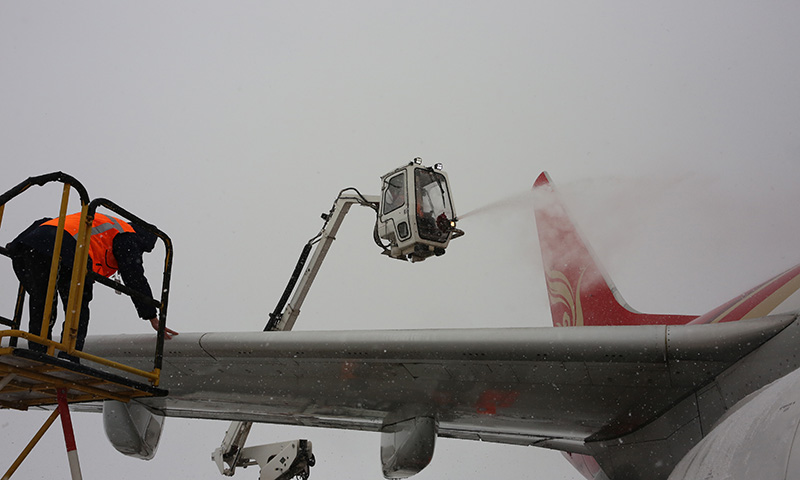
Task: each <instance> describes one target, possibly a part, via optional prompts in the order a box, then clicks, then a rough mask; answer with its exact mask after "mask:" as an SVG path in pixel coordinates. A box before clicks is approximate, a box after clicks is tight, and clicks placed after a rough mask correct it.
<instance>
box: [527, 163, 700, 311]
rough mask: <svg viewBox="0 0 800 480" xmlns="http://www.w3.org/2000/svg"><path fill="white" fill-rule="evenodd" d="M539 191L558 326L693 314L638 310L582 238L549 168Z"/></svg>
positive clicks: (538, 211) (538, 184)
mask: <svg viewBox="0 0 800 480" xmlns="http://www.w3.org/2000/svg"><path fill="white" fill-rule="evenodd" d="M533 189H534V191H536V208H535V213H536V227H537V229H538V231H539V243H540V247H541V250H542V259H543V260H544V271H545V280H546V282H547V293H548V295H549V297H550V311H551V313H552V315H553V325H555V326H557V327H565V326H583V325H665V324H666V325H675V324H685V323H688V322H690V321H692V320H694V319H695V318H697V317H695V316H687V315H651V314H644V313H639V312H637V311H635V310H633V309H632V308H631V307H630V306H628V304H627V303H626V302H625V300H623V299H622V296H621V295H620V294H619V292H618V291H617V288H616V287H615V286H614V284H613V283H612V282H611V280H610V279H609V278H608V276H607V275H606V274H605V272H604V270H603V269H602V267H601V266H600V265H599V263H598V262H597V260H596V259H595V256H594V254H593V253H592V251H591V250H590V247H589V246H588V245H587V244H586V242H585V241H584V240H583V239H582V238H581V236H580V234H579V233H578V230H577V229H576V228H575V225H574V224H573V223H572V221H571V220H570V218H569V215H568V214H567V211H566V209H565V208H564V205H563V204H562V203H561V200H560V199H559V198H558V194H557V193H556V192H555V190H554V189H553V186H552V184H551V182H550V177H549V176H548V175H547V172H543V173H542V174H541V175H539V178H537V179H536V182H534V184H533Z"/></svg>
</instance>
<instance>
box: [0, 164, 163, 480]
mask: <svg viewBox="0 0 800 480" xmlns="http://www.w3.org/2000/svg"><path fill="white" fill-rule="evenodd" d="M51 182H58V183H62V184H63V191H62V195H61V208H60V213H59V217H58V220H59V221H58V227H57V233H56V240H55V245H54V249H53V251H54V254H53V258H52V262H51V268H50V277H49V284H48V293H47V298H50V299H53V300H55V292H56V279H57V272H58V265H59V259H60V258H59V257H60V254H59V252H60V251H61V244H62V240H63V237H64V231H65V230H64V223H65V220H64V219H65V218H66V215H67V207H68V204H69V195H70V190H71V189H74V190H75V191H76V192H77V193H78V196H79V197H80V204H81V222H80V227H79V230H78V234H77V236H76V250H75V259H74V263H73V269H72V272H73V275H72V278H71V283H70V291H69V299H68V301H67V309H66V311H67V312H69V313H68V314H67V315H66V318H65V320H64V332H65V334H64V336H65V337H66V338H62V339H61V341H60V342H56V341H54V340H50V339H48V338H47V332H48V328H49V322H48V321H46V319H49V318H51V312H52V311H53V308H55V306H54V303H55V302H54V301H53V302H47V304H46V306H45V308H44V314H43V319H45V321H42V331H41V332H39V333H38V334H35V333H30V332H27V331H23V330H21V329H20V322H21V318H22V312H23V309H24V303H25V291H24V289H23V288H22V286H21V285H20V286H19V288H18V290H17V292H16V295H17V298H16V303H15V307H14V314H13V316H12V317H11V318H7V317H5V316H2V315H1V314H0V329H2V330H0V409H16V410H28V409H30V408H32V407H33V408H36V407H44V408H48V407H49V408H54V410H53V412H52V414H51V415H50V417H49V418H48V419H47V420H46V421H45V423H44V424H43V425H42V427H41V428H40V429H39V431H38V432H37V433H36V434H35V435H34V437H33V439H31V441H30V442H29V443H28V445H27V446H26V447H25V449H24V450H23V451H22V453H21V454H20V455H19V457H18V458H17V460H16V461H15V462H14V463H13V464H12V465H11V467H10V468H9V469H8V471H7V472H6V473H5V475H4V476H3V477H1V478H2V480H5V479H7V478H10V477H11V475H12V474H13V473H14V472H15V471H16V470H17V468H19V466H20V465H21V463H22V461H23V460H24V459H25V458H26V457H27V455H28V454H29V453H30V451H31V450H32V449H33V447H34V446H35V445H36V443H38V441H39V439H41V437H42V436H43V435H44V433H45V432H46V431H47V429H48V428H49V427H50V426H51V425H52V424H53V422H54V421H55V419H56V418H57V417H58V416H60V417H61V422H62V427H63V430H64V438H65V443H66V447H67V454H68V455H67V456H68V459H69V464H70V472H71V475H72V479H73V480H75V479H80V478H81V474H80V466H79V464H78V459H77V450H76V448H75V440H74V436H73V435H72V424H71V422H70V417H69V404H70V403H77V402H91V401H104V400H117V401H120V402H128V401H130V400H131V399H134V398H141V397H152V396H163V395H166V393H167V392H166V391H165V390H163V389H161V388H158V383H159V377H160V372H161V366H162V361H163V347H164V331H165V329H166V315H167V301H168V296H169V281H170V272H171V268H172V242H171V240H170V238H169V237H168V236H167V235H166V234H165V233H164V232H162V231H161V230H159V229H158V228H157V227H155V226H153V225H150V224H149V223H147V222H144V221H143V220H142V219H140V218H138V217H137V216H135V215H133V214H131V213H130V212H128V211H126V210H125V209H123V208H121V207H119V206H118V205H116V204H114V203H113V202H111V201H110V200H107V199H102V198H100V199H96V200H92V201H90V200H89V196H88V194H87V191H86V189H85V188H84V187H83V185H81V184H80V182H78V181H77V180H76V179H75V178H74V177H72V176H70V175H67V174H64V173H62V172H54V173H50V174H46V175H41V176H37V177H30V178H28V179H27V180H25V181H23V182H22V183H20V184H19V185H17V186H16V187H14V188H12V189H11V190H9V191H7V192H5V193H4V194H3V195H2V196H0V229H1V228H2V221H3V213H4V211H5V207H6V205H7V204H8V203H9V201H11V200H12V199H14V198H16V197H17V196H19V195H20V194H22V193H23V192H25V191H26V190H28V189H29V188H30V187H32V186H43V185H45V184H48V183H51ZM101 206H102V207H103V208H105V209H108V210H110V211H112V212H114V213H115V214H117V215H118V216H120V217H121V218H123V219H125V220H126V221H129V222H130V221H136V222H138V224H141V225H144V226H145V228H147V229H148V230H149V231H151V232H152V233H153V234H155V235H156V236H157V237H158V238H159V239H160V240H161V241H162V242H163V243H164V246H165V259H164V271H163V277H162V285H161V298H160V300H155V299H152V298H148V297H147V296H144V295H142V294H141V293H139V292H138V291H135V290H133V289H131V288H129V287H126V286H125V285H123V284H121V283H118V282H116V281H114V280H111V279H108V278H106V277H104V276H101V275H98V274H96V273H95V272H93V271H87V260H88V255H89V248H88V246H89V240H90V237H91V234H92V232H91V225H92V222H93V219H94V215H95V212H96V210H97V208H98V207H101ZM15 233H16V232H15ZM3 238H5V237H3ZM0 255H3V256H6V257H9V258H10V257H11V254H10V252H9V251H8V250H7V249H6V248H5V247H4V246H0ZM7 267H9V265H8V264H7V265H6V266H5V267H4V266H3V265H0V269H2V268H7ZM87 279H92V280H94V281H96V282H98V283H100V284H103V285H105V286H108V287H111V288H113V289H115V290H116V291H118V292H121V293H123V294H126V295H128V296H136V297H138V298H139V299H140V300H143V301H146V302H148V303H151V304H152V305H153V306H155V307H157V308H158V311H159V330H158V333H157V335H156V339H155V342H156V348H155V356H154V359H153V368H152V369H151V370H149V371H147V370H142V369H140V368H135V367H132V366H129V365H124V364H121V363H118V362H114V361H111V360H108V359H105V358H101V357H97V356H95V355H91V354H88V353H85V352H82V351H78V350H76V349H75V342H76V337H77V331H78V330H77V329H78V321H79V319H80V309H81V304H82V301H81V299H82V297H83V286H84V283H85V281H86V280H87ZM5 328H7V329H5ZM20 338H23V339H25V340H27V341H29V342H30V341H34V342H36V343H39V344H43V345H45V346H46V348H47V350H46V352H38V351H33V350H29V349H27V348H20V347H18V345H17V344H18V340H19V339H20ZM58 352H63V354H66V358H60V357H59V356H58ZM76 359H79V360H78V361H75V360H76ZM71 360H72V361H71Z"/></svg>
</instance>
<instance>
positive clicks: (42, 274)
mask: <svg viewBox="0 0 800 480" xmlns="http://www.w3.org/2000/svg"><path fill="white" fill-rule="evenodd" d="M11 257H12V258H11V262H12V265H13V267H14V273H16V275H17V278H18V279H19V281H20V283H22V287H23V288H24V289H25V291H26V292H28V297H29V300H28V301H29V305H28V306H29V310H28V311H29V315H30V319H29V322H28V331H29V332H30V333H32V334H34V335H41V331H42V317H43V316H44V307H45V305H46V302H47V301H48V299H47V283H48V281H49V279H50V263H51V262H52V256H51V255H48V254H44V253H41V252H39V251H37V250H34V249H32V248H29V247H27V246H22V245H20V246H18V248H17V249H15V251H13V252H12V255H11ZM72 261H73V259H72V257H70V258H67V259H62V260H61V263H60V265H59V273H58V279H57V281H56V287H57V288H56V289H57V291H58V294H59V295H60V296H61V302H62V303H63V306H64V311H65V313H66V309H67V299H68V298H69V287H70V281H71V279H72ZM87 268H91V263H90V264H89V265H88V267H87ZM93 284H94V282H93V281H92V280H88V281H87V282H86V285H85V286H84V288H83V302H82V305H81V316H80V320H79V322H78V336H77V340H76V342H75V348H76V349H77V350H83V344H84V342H85V340H86V332H87V331H88V328H89V302H90V301H91V300H92V286H93ZM54 296H55V295H54ZM50 300H51V301H53V309H52V311H51V315H50V321H49V326H48V329H47V338H48V339H51V338H52V333H53V325H55V321H56V314H57V311H58V309H57V308H56V305H55V301H54V300H55V298H52V299H50ZM64 333H65V332H64V330H63V327H62V331H61V339H62V341H64V340H66V338H65V337H64ZM28 346H29V348H30V349H31V350H35V351H38V352H44V351H46V350H47V347H45V346H44V345H42V344H39V343H34V342H28Z"/></svg>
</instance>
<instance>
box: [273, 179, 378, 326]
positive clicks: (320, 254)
mask: <svg viewBox="0 0 800 480" xmlns="http://www.w3.org/2000/svg"><path fill="white" fill-rule="evenodd" d="M379 201H380V197H379V196H376V195H360V194H355V195H353V194H347V195H344V194H342V195H339V197H338V198H337V199H336V202H334V204H333V208H332V209H331V211H330V212H329V213H328V214H327V218H326V222H325V225H324V226H323V227H322V231H320V233H319V235H318V236H317V238H318V239H317V248H315V249H314V254H313V255H311V260H310V261H309V263H308V267H306V270H305V272H303V277H302V278H301V279H300V282H299V283H298V284H297V288H296V289H295V292H294V295H293V296H292V299H291V301H290V302H289V305H287V306H286V309H285V310H284V311H283V315H282V316H281V319H280V320H279V321H278V323H277V325H275V327H274V328H271V329H270V330H291V329H292V327H294V322H295V321H296V320H297V316H298V315H300V307H301V306H302V305H303V302H304V301H305V299H306V295H308V291H309V289H310V288H311V284H312V283H313V282H314V279H315V278H316V277H317V273H318V272H319V269H320V267H321V266H322V262H323V261H325V256H326V255H327V254H328V250H330V248H331V245H332V244H333V241H334V240H336V234H337V233H338V232H339V227H341V226H342V222H343V221H344V217H345V215H347V212H349V211H350V207H351V206H352V205H354V204H358V205H366V206H375V205H377V204H378V203H379ZM309 243H313V242H309Z"/></svg>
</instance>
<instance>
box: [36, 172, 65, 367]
mask: <svg viewBox="0 0 800 480" xmlns="http://www.w3.org/2000/svg"><path fill="white" fill-rule="evenodd" d="M68 204H69V184H68V183H65V184H64V190H63V192H62V194H61V209H60V210H59V214H58V227H57V230H56V243H55V246H54V247H53V258H52V259H51V261H50V279H49V280H48V281H47V297H46V298H47V301H46V302H45V304H44V311H43V312H42V329H41V332H40V333H39V336H41V337H42V338H47V334H48V333H50V321H51V319H52V316H53V304H54V303H55V302H54V301H53V299H54V298H55V295H56V282H57V280H58V265H59V263H60V260H61V244H62V241H63V239H64V224H65V223H66V218H67V205H68ZM53 353H55V348H54V347H52V346H51V347H48V349H47V354H48V355H53Z"/></svg>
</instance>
